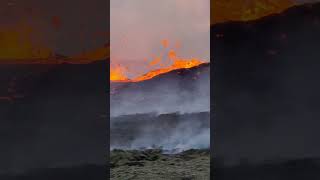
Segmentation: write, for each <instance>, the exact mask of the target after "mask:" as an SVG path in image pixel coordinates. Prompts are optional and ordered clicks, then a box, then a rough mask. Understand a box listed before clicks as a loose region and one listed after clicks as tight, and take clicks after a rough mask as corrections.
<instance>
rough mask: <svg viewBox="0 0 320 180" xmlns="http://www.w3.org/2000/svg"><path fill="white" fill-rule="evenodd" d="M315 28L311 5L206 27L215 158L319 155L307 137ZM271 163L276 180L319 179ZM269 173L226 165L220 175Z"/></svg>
mask: <svg viewBox="0 0 320 180" xmlns="http://www.w3.org/2000/svg"><path fill="white" fill-rule="evenodd" d="M319 32H320V4H319V3H316V4H312V5H311V4H308V5H301V6H297V7H292V8H290V9H288V10H286V11H284V12H283V13H281V14H277V15H272V16H269V17H265V18H262V19H259V20H255V21H249V22H231V23H225V24H219V25H216V26H213V27H211V44H212V47H213V48H212V52H211V54H212V56H213V62H212V67H213V70H212V71H211V72H212V76H211V77H212V82H213V83H212V85H213V88H212V89H213V94H212V96H211V97H212V102H214V106H213V108H212V109H213V111H214V112H215V118H216V119H215V120H214V121H213V126H212V127H213V128H212V130H211V132H212V133H213V134H212V137H214V138H212V140H213V142H212V144H213V149H214V152H215V156H216V157H217V158H221V159H223V161H224V163H225V164H229V165H234V164H238V163H239V162H240V161H241V159H246V161H248V163H257V162H264V161H265V160H278V159H282V158H285V159H289V160H290V159H292V160H294V159H304V158H310V159H312V158H318V157H319V156H320V143H319V142H318V141H317V139H316V138H315V137H318V136H319V135H320V131H319V127H320V121H319V118H320V111H319V102H320V93H319V92H320V85H319V83H317V82H318V78H319V76H320V71H319V70H320V61H319V59H320V53H319V46H320V33H319ZM297 164H300V162H299V161H297ZM217 166H218V165H217ZM274 166H275V167H276V168H275V169H277V168H278V170H279V176H278V177H279V178H278V179H281V178H280V177H282V179H295V178H292V176H293V175H294V174H300V176H297V177H307V176H308V177H309V178H300V179H319V178H317V177H319V175H318V174H317V173H316V170H315V169H317V170H319V167H316V168H315V169H308V168H306V169H307V170H310V171H312V172H310V173H305V171H304V168H305V167H304V165H303V164H302V165H301V166H300V165H298V166H297V167H296V168H295V169H294V170H295V173H292V174H291V175H290V174H289V173H287V174H286V172H287V170H288V169H291V167H290V166H287V164H274ZM255 168H257V171H255V170H256V169H255ZM244 169H248V171H250V173H257V175H253V174H246V170H244ZM238 170H239V171H238ZM278 170H275V171H278ZM217 171H218V172H220V169H218V170H217ZM270 171H273V170H272V169H271V170H270ZM270 171H269V169H267V170H266V171H265V169H264V168H261V167H259V166H257V167H254V166H253V167H248V168H246V167H241V166H240V167H237V168H234V169H232V168H230V169H226V172H228V174H229V175H228V177H231V176H232V175H231V174H234V175H235V176H237V178H235V177H233V179H241V178H242V177H243V178H242V179H259V178H260V179H276V178H272V177H273V176H272V175H270V176H269V175H268V174H269V173H270ZM282 172H283V173H284V175H283V176H281V173H282ZM226 174H227V173H225V175H226ZM245 174H246V175H248V176H246V175H245ZM271 174H272V173H271ZM251 176H252V177H251ZM246 177H247V178H246ZM275 177H277V175H275ZM221 179H223V178H222V177H221ZM226 179H228V178H226ZM229 179H232V178H229ZM296 179H297V178H296Z"/></svg>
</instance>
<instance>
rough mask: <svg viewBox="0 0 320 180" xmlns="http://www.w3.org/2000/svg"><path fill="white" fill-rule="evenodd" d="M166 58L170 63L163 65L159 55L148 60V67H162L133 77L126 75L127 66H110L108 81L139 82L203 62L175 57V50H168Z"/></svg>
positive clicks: (165, 44) (166, 44) (165, 45)
mask: <svg viewBox="0 0 320 180" xmlns="http://www.w3.org/2000/svg"><path fill="white" fill-rule="evenodd" d="M163 46H164V47H167V46H168V42H165V43H164V44H163ZM167 55H168V59H169V60H170V62H171V65H169V66H167V67H164V63H163V61H162V59H161V57H157V58H155V59H154V60H153V61H151V62H149V67H150V68H153V67H154V66H156V65H160V66H161V67H163V68H160V69H155V70H150V71H149V72H148V73H146V74H144V75H142V76H138V77H136V78H133V79H129V78H128V77H127V76H126V72H127V68H124V67H122V66H121V65H116V66H114V67H111V69H110V81H113V82H139V81H145V80H148V79H151V78H153V77H155V76H158V75H160V74H164V73H167V72H170V71H173V70H176V69H183V68H184V69H188V68H192V67H195V66H199V65H200V64H203V63H204V62H203V61H201V60H199V59H196V58H192V59H181V58H179V57H177V55H176V52H175V51H174V50H170V51H169V52H168V54H167Z"/></svg>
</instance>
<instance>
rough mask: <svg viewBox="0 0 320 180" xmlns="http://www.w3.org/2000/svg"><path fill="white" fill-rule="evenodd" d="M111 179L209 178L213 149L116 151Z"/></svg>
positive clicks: (176, 179) (169, 179) (114, 151)
mask: <svg viewBox="0 0 320 180" xmlns="http://www.w3.org/2000/svg"><path fill="white" fill-rule="evenodd" d="M110 179H112V180H113V179H114V180H129V179H134V180H150V179H152V180H180V179H181V180H193V179H194V180H209V179H210V151H209V150H187V151H184V152H181V153H178V154H166V153H164V152H163V151H162V150H159V149H150V150H144V151H139V150H113V151H111V154H110Z"/></svg>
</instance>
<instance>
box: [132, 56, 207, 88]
mask: <svg viewBox="0 0 320 180" xmlns="http://www.w3.org/2000/svg"><path fill="white" fill-rule="evenodd" d="M202 63H203V62H202V61H200V60H198V59H175V60H174V62H173V64H172V65H171V66H169V67H167V68H162V69H156V70H152V71H150V72H148V73H146V74H144V75H142V76H140V77H137V78H135V79H133V80H131V81H132V82H139V81H145V80H148V79H151V78H153V77H155V76H158V75H160V74H164V73H167V72H170V71H173V70H176V69H188V68H192V67H195V66H199V65H200V64H202Z"/></svg>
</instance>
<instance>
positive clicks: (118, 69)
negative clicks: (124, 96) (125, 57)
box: [110, 65, 129, 82]
mask: <svg viewBox="0 0 320 180" xmlns="http://www.w3.org/2000/svg"><path fill="white" fill-rule="evenodd" d="M125 72H126V68H124V67H122V66H120V65H115V66H114V67H112V68H111V69H110V81H117V82H119V81H122V82H126V81H129V79H128V78H127V76H126V75H125Z"/></svg>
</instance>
